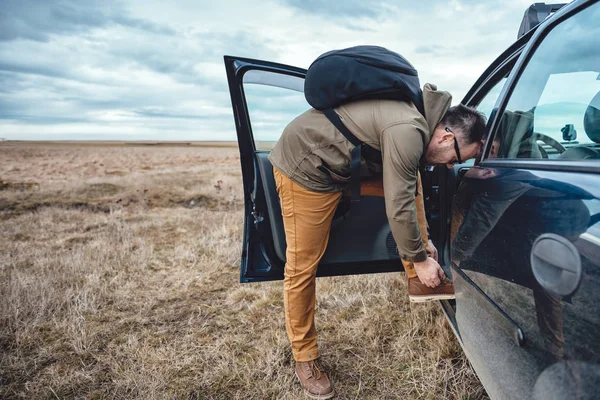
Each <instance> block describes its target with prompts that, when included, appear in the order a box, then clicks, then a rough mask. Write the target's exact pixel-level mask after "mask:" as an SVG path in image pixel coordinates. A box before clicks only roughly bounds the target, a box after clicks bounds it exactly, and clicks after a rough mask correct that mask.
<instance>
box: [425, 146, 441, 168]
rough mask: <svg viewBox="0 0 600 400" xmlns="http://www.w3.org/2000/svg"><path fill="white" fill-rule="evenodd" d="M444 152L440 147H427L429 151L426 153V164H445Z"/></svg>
mask: <svg viewBox="0 0 600 400" xmlns="http://www.w3.org/2000/svg"><path fill="white" fill-rule="evenodd" d="M443 153H444V150H443V149H440V148H439V147H437V148H434V149H430V148H427V152H426V153H425V164H427V165H429V166H436V165H439V164H443V162H442V155H443Z"/></svg>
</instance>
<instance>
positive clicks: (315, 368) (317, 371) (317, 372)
mask: <svg viewBox="0 0 600 400" xmlns="http://www.w3.org/2000/svg"><path fill="white" fill-rule="evenodd" d="M307 368H308V376H309V377H310V376H312V377H314V378H315V379H316V380H319V379H321V373H322V372H323V369H322V367H321V366H320V365H319V363H318V362H317V361H316V360H315V361H312V362H309V363H308V365H307Z"/></svg>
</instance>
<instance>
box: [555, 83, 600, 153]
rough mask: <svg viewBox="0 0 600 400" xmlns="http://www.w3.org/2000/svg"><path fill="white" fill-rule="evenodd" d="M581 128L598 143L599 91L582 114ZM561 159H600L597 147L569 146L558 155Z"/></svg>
mask: <svg viewBox="0 0 600 400" xmlns="http://www.w3.org/2000/svg"><path fill="white" fill-rule="evenodd" d="M583 129H584V130H585V134H586V135H587V136H588V137H589V138H590V140H591V141H592V142H594V143H597V144H600V92H598V93H596V95H595V96H594V98H593V99H592V100H591V101H590V104H589V105H588V107H587V109H586V110H585V114H584V115H583ZM559 158H560V159H562V160H584V159H600V148H599V147H587V146H586V147H583V146H581V147H571V148H570V149H567V151H565V152H564V153H562V154H561V155H560V157H559Z"/></svg>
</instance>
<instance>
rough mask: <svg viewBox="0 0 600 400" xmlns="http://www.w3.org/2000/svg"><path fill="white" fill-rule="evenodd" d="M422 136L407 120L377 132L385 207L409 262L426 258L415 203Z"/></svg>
mask: <svg viewBox="0 0 600 400" xmlns="http://www.w3.org/2000/svg"><path fill="white" fill-rule="evenodd" d="M425 135H426V134H425V132H422V130H421V129H420V128H418V127H416V126H415V125H413V124H411V123H400V124H395V125H392V126H388V127H386V128H385V129H384V130H383V132H382V135H381V154H382V157H383V188H384V192H385V210H386V214H387V217H388V221H389V223H390V228H391V230H392V234H393V236H394V240H395V241H396V244H397V246H398V251H399V253H400V256H401V257H402V259H403V260H405V261H411V262H421V261H424V260H425V259H427V252H426V250H425V247H424V245H423V242H422V240H421V231H420V229H419V224H418V221H417V212H416V205H415V192H416V185H417V173H418V169H419V168H418V166H419V161H420V159H421V156H422V154H423V148H424V137H425Z"/></svg>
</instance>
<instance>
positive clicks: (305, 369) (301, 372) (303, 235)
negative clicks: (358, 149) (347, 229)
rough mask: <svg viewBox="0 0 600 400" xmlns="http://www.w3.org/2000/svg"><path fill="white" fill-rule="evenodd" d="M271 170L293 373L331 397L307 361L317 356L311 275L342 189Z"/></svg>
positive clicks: (322, 378)
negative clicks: (282, 244)
mask: <svg viewBox="0 0 600 400" xmlns="http://www.w3.org/2000/svg"><path fill="white" fill-rule="evenodd" d="M273 173H274V175H275V182H276V185H277V192H278V193H279V199H280V202H281V211H282V215H283V226H284V229H285V238H286V242H287V249H286V253H285V255H286V263H285V277H284V281H283V302H284V309H285V322H286V324H285V325H286V330H287V334H288V337H289V339H290V343H291V345H292V352H293V354H294V359H295V360H296V361H297V366H296V373H297V375H298V377H299V379H300V381H301V383H302V385H303V387H304V388H305V390H306V391H307V392H309V394H310V395H331V396H332V395H333V389H332V387H331V383H330V382H329V378H328V377H327V375H326V374H325V372H324V371H323V370H322V368H321V367H320V366H319V365H318V364H316V365H315V364H314V362H313V360H315V359H317V358H318V357H319V349H318V347H317V331H316V329H315V321H314V314H315V295H316V292H315V286H316V282H315V279H316V273H317V266H318V265H319V261H320V260H321V257H323V253H325V249H326V248H327V242H328V240H329V232H330V229H331V221H332V220H333V215H334V214H335V210H336V208H337V205H338V203H339V200H340V198H341V196H342V193H341V192H338V193H316V192H311V191H309V190H306V189H304V188H303V187H302V186H300V185H298V184H297V183H295V182H294V181H292V180H291V179H290V178H288V177H287V176H285V175H284V174H282V173H281V172H280V171H278V170H277V169H273ZM321 398H326V397H321Z"/></svg>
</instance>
